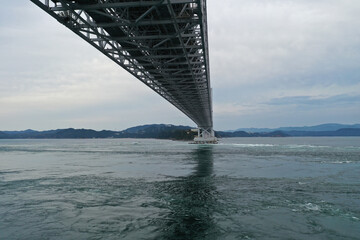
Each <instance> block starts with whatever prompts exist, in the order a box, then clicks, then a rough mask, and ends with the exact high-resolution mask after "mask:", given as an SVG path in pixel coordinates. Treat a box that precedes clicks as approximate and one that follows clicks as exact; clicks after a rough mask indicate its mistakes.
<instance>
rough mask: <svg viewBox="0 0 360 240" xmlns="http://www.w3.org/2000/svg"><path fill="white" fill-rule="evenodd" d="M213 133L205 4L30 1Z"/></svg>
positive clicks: (189, 0)
mask: <svg viewBox="0 0 360 240" xmlns="http://www.w3.org/2000/svg"><path fill="white" fill-rule="evenodd" d="M31 1H32V2H33V3H35V4H36V5H38V6H39V7H40V8H42V9H43V10H44V11H46V12H47V13H49V14H50V15H51V16H53V17H54V18H56V19H57V20H58V21H59V22H60V23H62V24H64V25H65V26H66V27H68V28H69V29H70V30H72V31H73V32H74V33H76V34H77V35H79V36H80V37H81V38H83V39H84V40H86V41H87V42H89V43H90V44H91V45H92V46H94V47H95V48H97V49H98V50H99V51H101V52H102V53H103V54H105V55H106V56H107V57H109V58H110V59H112V60H113V61H114V62H116V63H117V64H118V65H120V66H121V67H123V68H124V69H126V70H127V71H128V72H130V73H131V74H132V75H133V76H135V77H136V78H137V79H139V80H140V81H142V82H143V83H144V84H146V85H147V86H149V87H150V88H151V89H153V90H154V91H155V92H157V93H158V94H159V95H161V96H162V97H163V98H165V99H166V100H167V101H169V102H170V103H171V104H173V105H174V106H175V107H177V108H178V109H179V110H181V111H182V112H183V113H185V114H186V115H187V116H188V117H189V118H190V119H192V120H193V121H194V122H195V123H196V124H197V125H198V126H199V128H201V129H204V130H205V131H208V132H210V133H211V131H212V127H213V123H212V99H211V98H212V97H211V87H210V78H209V55H208V40H207V21H206V5H205V4H206V0H31Z"/></svg>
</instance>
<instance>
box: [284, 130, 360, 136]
mask: <svg viewBox="0 0 360 240" xmlns="http://www.w3.org/2000/svg"><path fill="white" fill-rule="evenodd" d="M286 133H287V134H288V135H289V136H293V137H331V136H337V137H341V136H343V137H349V136H360V128H341V129H338V130H336V131H288V132H286Z"/></svg>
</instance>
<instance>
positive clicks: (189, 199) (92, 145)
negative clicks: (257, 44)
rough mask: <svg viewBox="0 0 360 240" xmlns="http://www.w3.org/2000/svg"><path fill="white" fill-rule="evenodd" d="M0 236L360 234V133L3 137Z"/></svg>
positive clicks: (300, 236)
mask: <svg viewBox="0 0 360 240" xmlns="http://www.w3.org/2000/svg"><path fill="white" fill-rule="evenodd" d="M0 239H360V138H351V137H349V138H338V137H332V138H234V139H223V140H222V141H221V142H220V144H218V145H208V146H204V145H191V144H187V143H185V142H174V141H166V140H139V139H86V140H0Z"/></svg>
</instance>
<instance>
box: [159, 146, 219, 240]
mask: <svg viewBox="0 0 360 240" xmlns="http://www.w3.org/2000/svg"><path fill="white" fill-rule="evenodd" d="M189 160H190V161H192V162H194V164H195V167H194V168H193V172H192V174H190V175H189V176H186V177H181V178H178V179H176V180H173V181H169V182H165V183H163V184H164V185H163V187H164V188H162V189H161V190H160V191H162V193H163V194H165V195H163V197H164V198H163V199H162V200H165V201H166V203H167V206H166V208H167V210H168V213H166V216H164V218H162V219H164V221H163V222H162V224H161V225H162V229H161V231H162V232H161V236H159V238H160V239H181V240H184V239H205V238H206V239H212V238H215V236H216V224H215V222H214V220H213V213H214V211H215V210H216V205H217V196H216V195H217V193H216V187H215V185H214V176H213V146H201V145H199V146H197V148H196V149H195V150H194V151H193V152H192V153H191V155H190V157H189Z"/></svg>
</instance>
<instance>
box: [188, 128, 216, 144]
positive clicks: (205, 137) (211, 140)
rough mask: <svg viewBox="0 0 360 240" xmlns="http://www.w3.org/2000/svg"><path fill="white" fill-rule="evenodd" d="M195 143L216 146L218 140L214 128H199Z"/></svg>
mask: <svg viewBox="0 0 360 240" xmlns="http://www.w3.org/2000/svg"><path fill="white" fill-rule="evenodd" d="M194 143H198V144H216V143H217V138H216V137H215V132H214V130H213V128H212V127H200V126H199V127H198V136H197V137H195V138H194Z"/></svg>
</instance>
